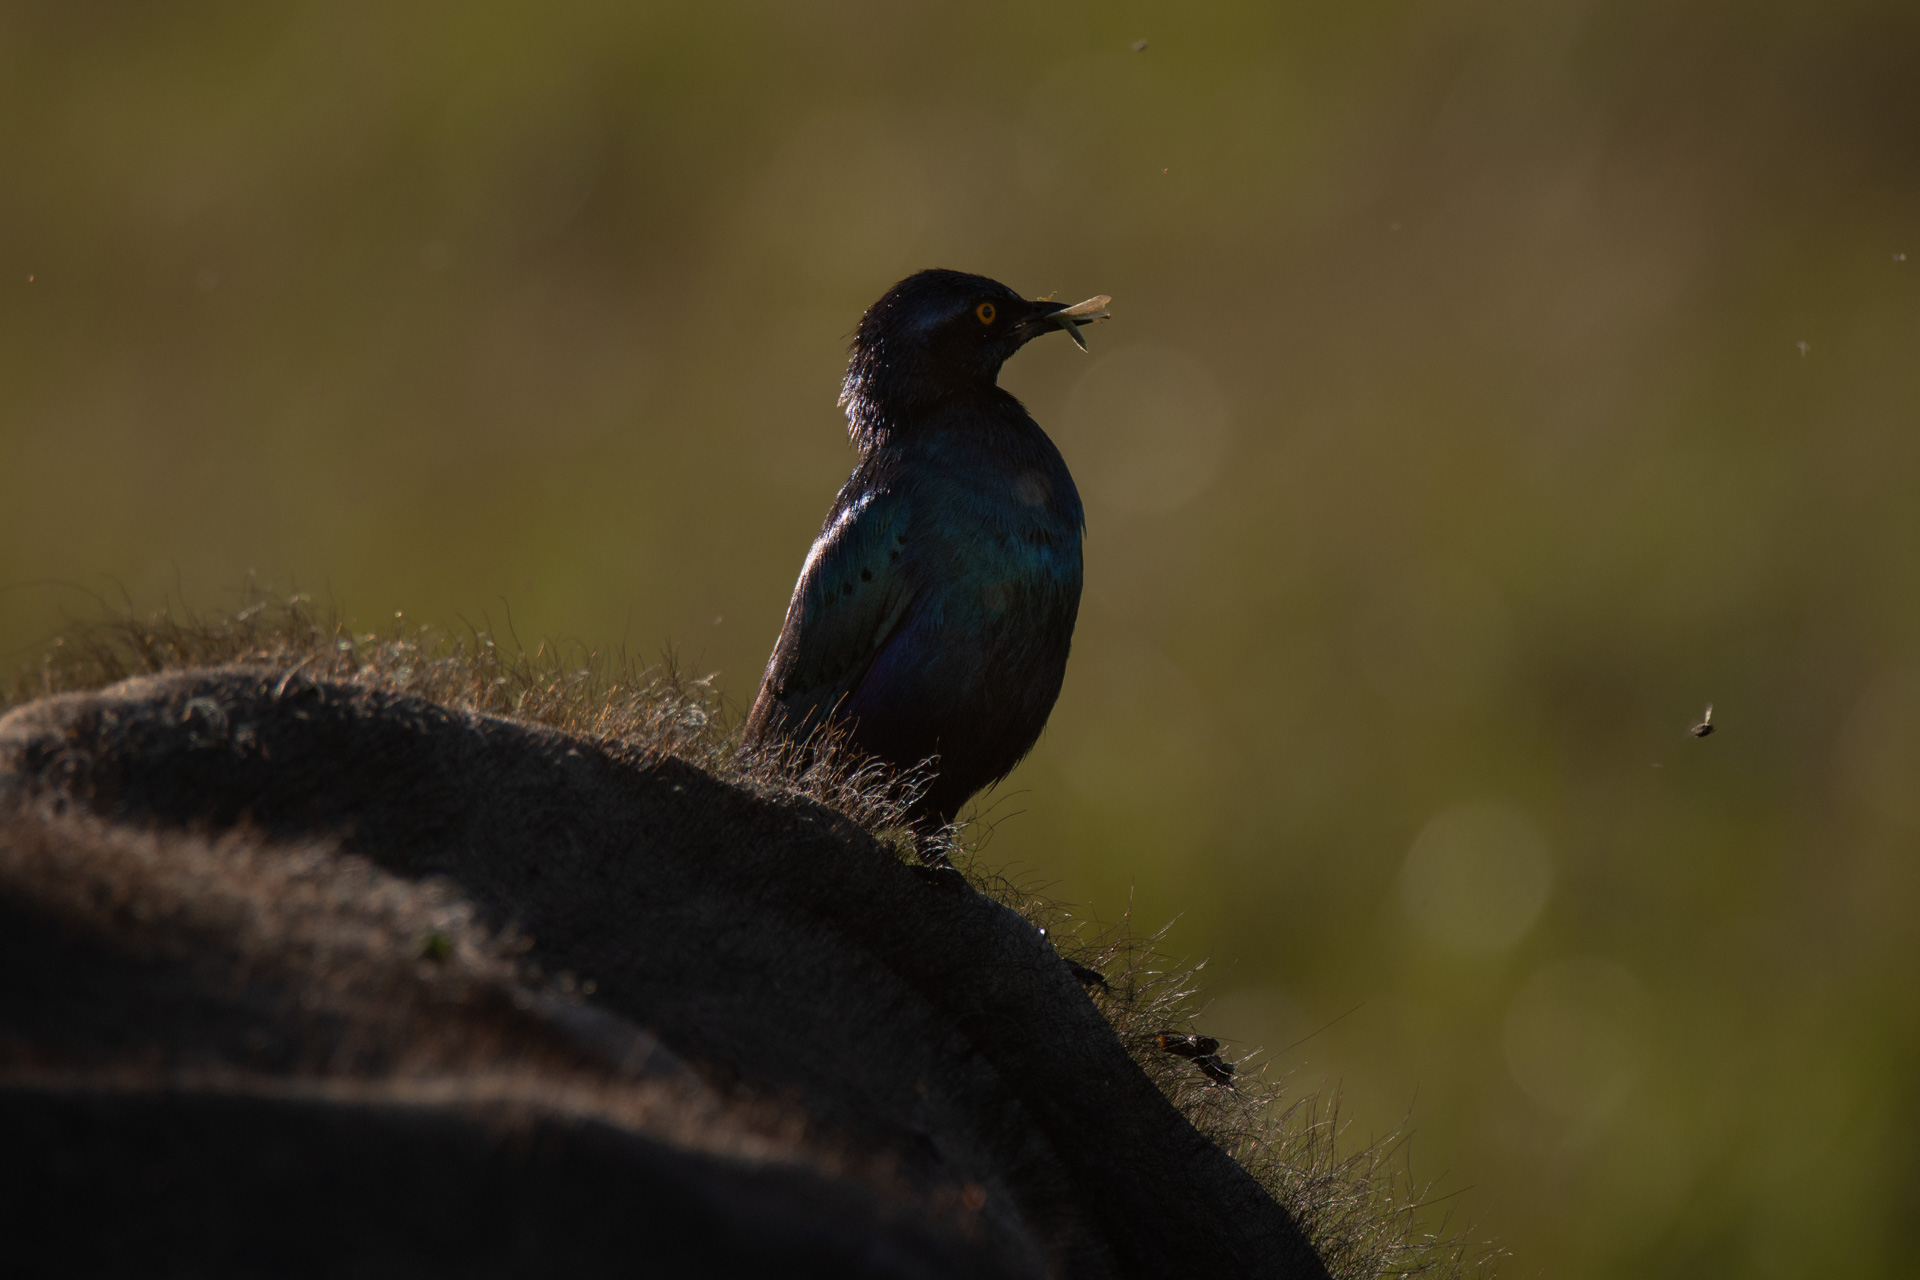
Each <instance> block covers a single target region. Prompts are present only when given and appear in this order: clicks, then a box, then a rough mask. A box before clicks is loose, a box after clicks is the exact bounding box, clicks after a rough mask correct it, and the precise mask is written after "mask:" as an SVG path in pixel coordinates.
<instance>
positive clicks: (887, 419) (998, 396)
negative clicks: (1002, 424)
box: [840, 370, 1024, 453]
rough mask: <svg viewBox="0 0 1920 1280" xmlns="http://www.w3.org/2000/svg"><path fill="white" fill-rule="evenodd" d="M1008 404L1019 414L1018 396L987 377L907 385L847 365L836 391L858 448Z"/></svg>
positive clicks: (985, 415)
mask: <svg viewBox="0 0 1920 1280" xmlns="http://www.w3.org/2000/svg"><path fill="white" fill-rule="evenodd" d="M1009 406H1011V407H1012V409H1013V410H1014V413H1015V415H1016V416H1024V414H1022V413H1021V411H1020V408H1019V401H1017V400H1015V399H1014V398H1013V397H1012V396H1011V395H1008V394H1007V393H1006V392H1005V391H1002V390H1001V389H1000V388H999V387H998V386H995V385H994V384H993V383H990V382H989V383H983V384H978V385H973V386H941V385H940V384H937V383H936V384H932V385H930V386H929V385H925V384H922V385H920V386H917V387H908V386H903V385H901V381H900V380H894V379H887V378H877V379H876V378H869V377H861V376H857V375H856V373H855V372H854V371H853V370H848V372H847V380H846V383H845V385H844V386H843V388H842V390H841V393H840V407H841V408H843V409H845V410H846V413H847V432H848V434H849V435H851V436H852V437H853V442H854V444H855V445H856V446H858V447H859V449H860V450H861V452H863V453H864V452H867V451H870V450H872V449H877V448H880V447H883V446H884V445H886V444H888V443H890V442H893V441H898V440H904V439H908V438H911V437H912V436H913V435H914V434H916V433H918V432H919V431H920V430H922V429H924V428H926V427H928V426H929V425H931V424H933V423H935V422H951V421H953V420H955V419H956V418H965V417H968V416H971V415H973V414H975V413H977V414H978V415H979V416H980V418H981V419H983V420H992V421H997V420H999V419H1001V418H1004V417H1005V416H1006V414H1007V410H1008V408H1009Z"/></svg>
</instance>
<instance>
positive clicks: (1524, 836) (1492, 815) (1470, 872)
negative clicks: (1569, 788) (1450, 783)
mask: <svg viewBox="0 0 1920 1280" xmlns="http://www.w3.org/2000/svg"><path fill="white" fill-rule="evenodd" d="M1552 885H1553V864H1552V862H1551V861H1550V860H1549V859H1548V857H1547V846H1546V840H1545V839H1544V838H1543V837H1542V836H1541V834H1540V830H1539V828H1538V827H1536V826H1534V824H1533V823H1532V822H1531V821H1529V820H1528V818H1527V817H1526V815H1524V814H1522V813H1520V812H1519V811H1518V810H1516V809H1514V808H1512V807H1511V806H1508V805H1504V804H1488V803H1479V804H1466V805H1460V806H1457V807H1455V808H1452V809H1448V810H1446V811H1445V812H1444V813H1441V814H1439V815H1438V816H1437V817H1435V818H1434V819H1433V820H1432V821H1431V822H1429V823H1427V825H1426V827H1425V828H1424V829H1423V830H1422V831H1421V832H1420V835H1419V837H1418V838H1417V839H1415V840H1414V842H1413V848H1412V849H1410V850H1409V851H1408V853H1407V861H1406V865H1405V866H1404V867H1403V868H1402V869H1401V874H1400V894H1401V901H1402V902H1403V903H1404V904H1405V906H1406V909H1407V914H1408V915H1409V916H1411V917H1412V918H1413V921H1414V923H1415V924H1416V925H1418V926H1419V927H1420V929H1421V931H1422V932H1424V933H1425V934H1427V936H1428V937H1430V938H1432V939H1433V940H1434V941H1436V942H1438V943H1440V944H1442V945H1443V946H1446V947H1449V948H1451V949H1453V950H1456V951H1498V950H1501V949H1503V948H1505V947H1509V946H1512V945H1513V944H1514V943H1515V942H1518V941H1519V940H1520V938H1521V937H1522V936H1523V935H1524V934H1525V933H1526V932H1527V930H1528V929H1530V928H1532V927H1533V922H1534V921H1535V920H1536V919H1538V918H1539V916H1540V909H1541V908H1542V907H1543V906H1545V905H1546V901H1547V892H1548V890H1549V889H1551V888H1552Z"/></svg>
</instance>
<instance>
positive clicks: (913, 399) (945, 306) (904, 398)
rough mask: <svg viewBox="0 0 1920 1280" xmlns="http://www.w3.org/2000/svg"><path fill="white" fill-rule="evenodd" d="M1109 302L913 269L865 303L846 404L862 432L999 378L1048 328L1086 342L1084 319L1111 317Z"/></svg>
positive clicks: (853, 424)
mask: <svg viewBox="0 0 1920 1280" xmlns="http://www.w3.org/2000/svg"><path fill="white" fill-rule="evenodd" d="M1109 301H1110V299H1108V298H1106V297H1104V296H1103V297H1098V298H1089V299H1087V300H1086V301H1085V302H1082V303H1078V304H1076V305H1073V306H1069V305H1068V304H1066V303H1064V302H1054V301H1051V300H1049V299H1029V298H1023V297H1021V296H1020V295H1019V294H1017V293H1015V292H1014V291H1013V290H1011V289H1009V288H1007V286H1005V285H1003V284H1001V283H1000V282H999V281H997V280H989V279H987V277H985V276H975V275H968V274H967V273H966V272H964V271H939V270H935V271H921V272H918V273H916V274H914V275H910V276H908V277H907V278H906V279H905V280H902V281H901V282H900V283H899V284H896V285H894V286H893V288H891V289H889V290H887V291H886V293H884V294H882V295H881V297H880V301H878V302H876V303H874V304H873V305H872V306H871V307H868V308H867V313H866V314H865V315H864V316H862V317H860V327H859V328H858V329H857V330H855V332H854V335H853V354H852V358H851V359H850V360H849V361H848V362H847V379H846V383H845V386H844V388H843V389H842V391H841V395H840V403H841V405H842V406H844V407H845V408H846V410H847V420H848V423H849V425H850V426H851V427H852V428H853V432H854V436H855V438H856V439H864V438H866V437H867V436H869V435H870V434H871V433H872V432H873V431H875V430H876V429H879V428H881V427H882V425H883V423H885V422H887V421H891V420H896V419H897V418H898V417H899V416H900V415H902V414H904V413H911V412H912V410H913V409H915V408H916V407H919V406H922V405H925V404H927V403H929V402H931V401H934V400H937V399H940V398H942V397H945V396H950V395H954V394H957V393H958V394H964V393H966V392H968V391H977V390H984V389H986V388H989V387H991V386H993V385H994V382H995V380H996V379H998V378H999V376H1000V366H1001V365H1003V364H1005V363H1006V362H1007V357H1008V356H1011V355H1012V354H1013V353H1014V352H1016V351H1018V350H1019V349H1020V348H1021V347H1023V346H1025V345H1026V344H1027V343H1029V342H1031V341H1032V340H1033V339H1035V338H1037V337H1039V336H1040V335H1041V334H1043V333H1052V332H1055V331H1056V330H1064V331H1065V332H1067V333H1068V334H1071V335H1072V337H1073V340H1074V341H1075V342H1076V343H1078V344H1079V346H1080V348H1081V349H1082V350H1085V349H1086V345H1087V344H1086V340H1085V339H1084V338H1082V337H1081V336H1080V332H1079V326H1081V325H1083V324H1091V323H1093V322H1095V321H1098V320H1104V319H1106V318H1107V303H1108V302H1109Z"/></svg>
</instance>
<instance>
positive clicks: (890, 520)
mask: <svg viewBox="0 0 1920 1280" xmlns="http://www.w3.org/2000/svg"><path fill="white" fill-rule="evenodd" d="M908 518H909V504H908V502H907V500H906V499H905V498H904V497H903V496H901V495H899V494H897V493H895V492H892V491H888V490H880V491H871V490H870V491H868V492H866V493H863V494H861V495H860V496H859V497H857V498H855V499H853V500H852V501H851V502H847V503H844V504H843V505H837V507H836V510H835V512H834V514H833V515H832V516H831V517H830V518H829V519H828V521H827V526H826V528H824V529H822V530H821V531H820V536H819V537H818V538H816V539H814V543H813V549H812V550H811V551H809V552H808V553H807V562H806V564H805V566H803V567H802V568H801V570H800V581H799V582H798V583H797V584H796V585H795V586H794V589H793V600H792V602H791V603H790V604H788V605H787V621H786V625H785V627H783V628H782V629H781V632H780V640H779V643H778V644H776V645H775V646H774V650H773V657H772V658H771V659H769V660H768V662H767V674H766V678H765V679H764V680H763V681H762V682H761V685H760V695H759V697H757V698H755V699H754V703H753V711H752V712H751V713H750V714H749V716H748V717H747V736H748V738H749V739H756V738H760V737H762V736H764V735H765V734H767V733H768V732H770V731H779V732H782V733H784V734H787V735H791V736H795V737H801V736H805V735H806V734H808V733H810V732H812V731H813V730H814V729H816V728H818V727H819V726H820V725H822V724H824V723H825V722H826V720H827V718H828V717H829V716H831V715H832V714H833V710H834V708H835V707H836V706H838V705H839V704H840V702H841V701H842V700H843V699H845V698H846V697H847V695H848V694H850V693H851V692H853V690H854V689H855V688H857V687H858V686H859V684H860V681H861V679H862V678H863V677H864V676H865V675H866V673H867V669H868V668H869V667H871V666H872V665H873V660H874V657H875V656H876V655H877V654H878V653H879V652H880V650H881V648H882V647H883V646H884V645H885V644H886V642H887V639H888V637H889V636H891V635H892V634H893V632H894V630H895V629H896V628H897V627H898V626H899V625H900V621H901V619H902V618H904V617H905V616H906V613H907V609H908V607H909V606H910V605H912V603H913V600H914V596H915V590H914V583H913V578H912V575H911V573H910V572H909V566H910V563H911V562H910V560H909V559H908V558H907V557H906V556H905V552H906V550H907V547H908V541H909V539H908V529H907V525H908Z"/></svg>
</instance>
